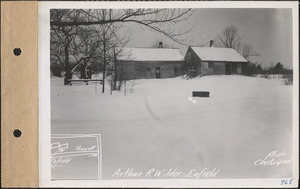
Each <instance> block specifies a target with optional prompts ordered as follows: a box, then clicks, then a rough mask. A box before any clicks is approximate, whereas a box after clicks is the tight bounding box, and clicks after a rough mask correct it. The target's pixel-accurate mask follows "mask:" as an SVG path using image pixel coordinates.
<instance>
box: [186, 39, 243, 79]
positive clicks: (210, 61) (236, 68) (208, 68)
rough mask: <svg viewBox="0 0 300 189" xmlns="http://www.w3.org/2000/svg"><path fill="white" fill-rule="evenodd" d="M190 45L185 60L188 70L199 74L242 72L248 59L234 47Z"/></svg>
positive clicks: (195, 74)
mask: <svg viewBox="0 0 300 189" xmlns="http://www.w3.org/2000/svg"><path fill="white" fill-rule="evenodd" d="M212 44H213V41H210V47H189V48H188V50H187V52H186V55H185V61H186V64H187V66H188V70H187V72H188V73H189V72H190V74H192V75H194V76H197V75H201V76H204V75H221V74H226V75H231V74H242V67H243V65H245V64H246V63H247V62H248V61H247V60H246V59H245V58H244V57H242V56H241V55H240V54H239V53H238V52H237V51H236V50H234V49H232V48H216V47H213V46H212Z"/></svg>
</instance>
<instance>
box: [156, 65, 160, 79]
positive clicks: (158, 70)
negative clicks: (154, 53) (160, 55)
mask: <svg viewBox="0 0 300 189" xmlns="http://www.w3.org/2000/svg"><path fill="white" fill-rule="evenodd" d="M156 78H160V67H156Z"/></svg>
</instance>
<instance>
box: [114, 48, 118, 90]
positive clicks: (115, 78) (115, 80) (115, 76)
mask: <svg viewBox="0 0 300 189" xmlns="http://www.w3.org/2000/svg"><path fill="white" fill-rule="evenodd" d="M114 62H115V74H114V86H113V89H114V90H116V89H117V78H118V73H117V57H116V49H115V48H114Z"/></svg>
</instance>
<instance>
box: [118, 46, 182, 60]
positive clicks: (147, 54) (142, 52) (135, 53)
mask: <svg viewBox="0 0 300 189" xmlns="http://www.w3.org/2000/svg"><path fill="white" fill-rule="evenodd" d="M118 60H133V61H184V57H183V56H182V54H181V53H180V50H179V49H163V48H131V47H124V48H123V49H122V50H121V53H120V54H119V56H118Z"/></svg>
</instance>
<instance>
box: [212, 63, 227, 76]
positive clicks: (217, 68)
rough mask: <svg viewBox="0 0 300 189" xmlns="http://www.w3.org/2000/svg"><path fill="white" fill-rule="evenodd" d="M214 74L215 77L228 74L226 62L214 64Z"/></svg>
mask: <svg viewBox="0 0 300 189" xmlns="http://www.w3.org/2000/svg"><path fill="white" fill-rule="evenodd" d="M214 74H215V75H222V74H226V71H225V63H224V62H214Z"/></svg>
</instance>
